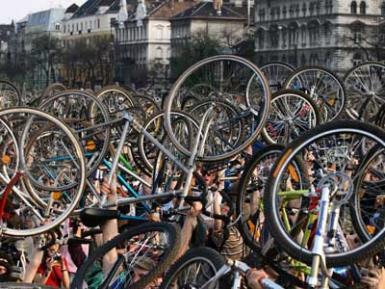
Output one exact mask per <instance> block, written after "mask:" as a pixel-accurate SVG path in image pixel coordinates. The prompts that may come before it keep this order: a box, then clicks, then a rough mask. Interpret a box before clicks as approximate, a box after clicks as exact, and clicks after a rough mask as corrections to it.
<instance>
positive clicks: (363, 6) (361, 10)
mask: <svg viewBox="0 0 385 289" xmlns="http://www.w3.org/2000/svg"><path fill="white" fill-rule="evenodd" d="M360 14H366V3H365V1H361V4H360Z"/></svg>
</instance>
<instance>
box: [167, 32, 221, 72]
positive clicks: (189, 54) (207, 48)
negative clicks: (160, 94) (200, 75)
mask: <svg viewBox="0 0 385 289" xmlns="http://www.w3.org/2000/svg"><path fill="white" fill-rule="evenodd" d="M222 49H223V46H222V45H221V43H220V41H219V40H218V39H216V38H214V37H212V36H210V35H208V33H207V32H205V31H200V32H197V33H195V34H193V35H192V36H191V38H190V39H188V40H187V41H186V42H184V43H183V44H182V45H181V48H180V53H179V55H178V56H177V57H175V58H172V59H171V67H172V71H171V73H172V78H174V79H176V78H177V77H178V76H179V75H181V74H182V73H183V72H184V71H185V70H186V69H187V68H189V67H190V66H191V65H193V64H194V63H196V62H198V61H199V60H202V59H204V58H207V57H210V56H214V55H218V54H219V53H220V52H221V50H222ZM178 50H179V49H178Z"/></svg>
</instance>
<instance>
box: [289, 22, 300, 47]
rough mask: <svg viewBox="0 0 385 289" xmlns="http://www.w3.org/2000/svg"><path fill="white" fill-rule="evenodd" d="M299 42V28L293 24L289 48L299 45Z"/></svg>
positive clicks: (290, 30) (290, 31) (290, 28)
mask: <svg viewBox="0 0 385 289" xmlns="http://www.w3.org/2000/svg"><path fill="white" fill-rule="evenodd" d="M297 41H298V26H297V24H292V25H290V27H289V46H290V47H291V46H293V45H295V44H297Z"/></svg>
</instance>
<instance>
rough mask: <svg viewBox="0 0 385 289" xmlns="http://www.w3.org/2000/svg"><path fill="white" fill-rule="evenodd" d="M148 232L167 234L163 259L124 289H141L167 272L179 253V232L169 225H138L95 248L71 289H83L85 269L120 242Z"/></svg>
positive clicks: (80, 269) (75, 278) (77, 274)
mask: <svg viewBox="0 0 385 289" xmlns="http://www.w3.org/2000/svg"><path fill="white" fill-rule="evenodd" d="M149 232H163V233H166V234H167V237H168V241H169V243H168V244H167V245H168V247H167V249H166V250H165V257H164V258H163V260H162V261H161V263H158V264H157V265H156V267H155V269H154V270H152V271H151V272H150V273H149V274H147V275H146V276H144V277H142V278H141V279H140V280H139V281H138V282H137V283H135V284H133V285H132V286H128V285H127V286H128V287H127V286H125V287H124V288H125V289H128V288H129V289H141V288H144V287H145V286H147V285H148V284H149V283H150V282H152V281H153V280H154V279H155V278H156V277H158V276H159V275H161V274H162V273H163V272H165V271H166V270H167V268H168V267H169V266H170V265H171V263H172V262H174V261H175V258H176V256H177V254H178V251H179V246H180V231H179V230H178V229H177V227H176V226H174V225H171V224H169V223H152V222H149V223H146V224H143V225H138V226H135V227H133V228H130V229H128V230H126V231H124V232H123V233H121V234H119V235H118V236H116V237H115V238H113V239H111V240H110V241H108V242H107V243H105V244H104V245H102V246H101V247H99V248H97V249H96V250H95V251H94V252H93V254H91V255H90V256H88V258H87V259H86V260H85V261H84V263H83V264H82V266H81V267H80V268H79V269H78V271H77V273H76V275H75V277H74V279H73V281H72V284H71V289H83V288H84V287H83V285H84V280H85V276H86V273H87V269H88V268H90V267H91V265H92V264H94V263H95V262H96V260H97V259H99V258H101V257H102V256H104V255H105V254H106V253H107V252H109V251H110V250H111V249H113V248H115V247H117V246H118V245H119V244H120V243H121V242H123V241H125V240H129V239H130V238H132V237H134V236H136V235H140V234H145V233H149Z"/></svg>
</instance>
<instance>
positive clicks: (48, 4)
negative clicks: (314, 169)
mask: <svg viewBox="0 0 385 289" xmlns="http://www.w3.org/2000/svg"><path fill="white" fill-rule="evenodd" d="M84 2H86V0H0V7H1V8H0V24H9V23H11V21H12V20H15V22H17V21H19V20H21V19H22V18H24V17H25V16H27V15H28V14H29V13H32V12H37V11H41V10H47V9H49V8H57V7H64V8H67V7H68V6H70V5H71V4H73V3H76V4H78V5H81V4H83V3H84Z"/></svg>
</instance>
